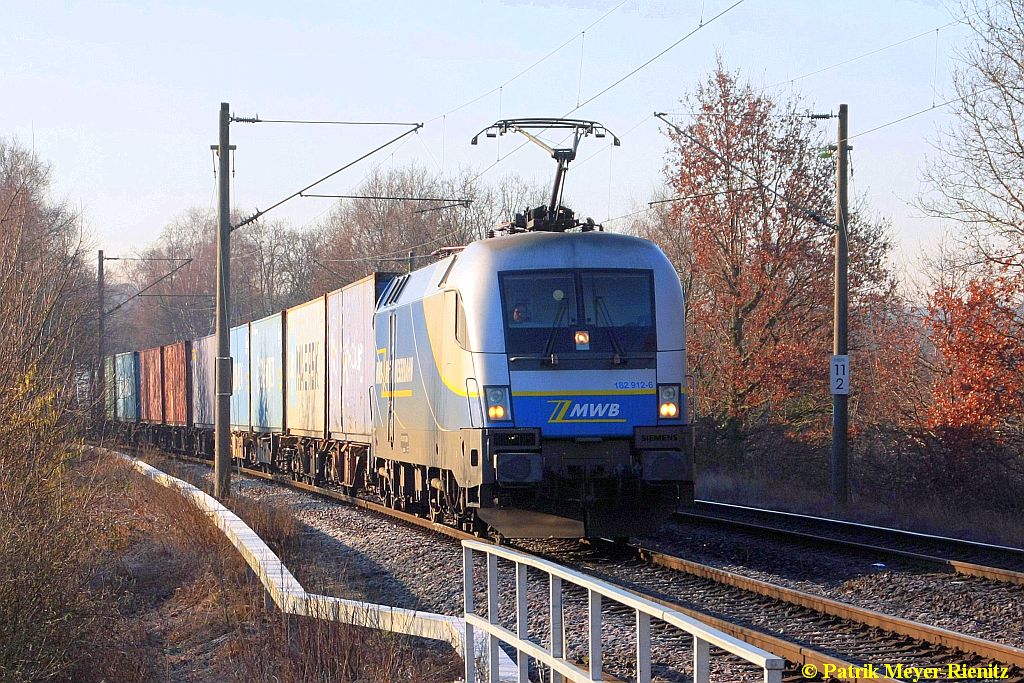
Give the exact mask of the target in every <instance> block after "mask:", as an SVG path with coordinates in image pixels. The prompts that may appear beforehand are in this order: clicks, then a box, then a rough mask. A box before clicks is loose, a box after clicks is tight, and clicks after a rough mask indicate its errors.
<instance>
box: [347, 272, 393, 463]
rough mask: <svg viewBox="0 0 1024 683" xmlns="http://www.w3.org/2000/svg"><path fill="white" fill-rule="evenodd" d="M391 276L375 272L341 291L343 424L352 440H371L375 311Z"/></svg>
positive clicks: (375, 352)
mask: <svg viewBox="0 0 1024 683" xmlns="http://www.w3.org/2000/svg"><path fill="white" fill-rule="evenodd" d="M389 280H390V276H382V275H381V274H380V273H375V274H374V275H370V276H369V277H366V278H363V279H362V280H359V281H358V282H353V283H352V284H350V285H348V286H347V287H345V288H344V289H343V290H342V320H343V321H344V326H343V332H342V340H341V346H342V392H341V404H342V405H341V413H342V427H343V430H344V432H345V433H346V434H347V435H348V438H349V440H351V441H362V442H364V443H369V442H370V431H371V429H372V427H373V423H372V421H371V419H370V389H371V388H372V387H373V383H374V374H373V373H374V363H375V361H376V354H377V347H376V340H375V339H374V335H373V314H374V311H375V310H376V307H377V296H378V295H379V294H380V290H381V288H382V287H383V285H384V284H385V283H386V282H388V281H389Z"/></svg>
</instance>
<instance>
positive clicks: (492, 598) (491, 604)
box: [487, 553, 498, 683]
mask: <svg viewBox="0 0 1024 683" xmlns="http://www.w3.org/2000/svg"><path fill="white" fill-rule="evenodd" d="M487 621H489V622H490V623H491V624H494V625H497V623H498V556H497V555H494V554H492V553H487ZM487 672H488V673H487V677H488V681H489V683H498V636H495V635H490V634H488V636H487Z"/></svg>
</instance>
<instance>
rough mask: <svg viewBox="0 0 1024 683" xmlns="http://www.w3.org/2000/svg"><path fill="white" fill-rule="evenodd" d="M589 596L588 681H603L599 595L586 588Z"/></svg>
mask: <svg viewBox="0 0 1024 683" xmlns="http://www.w3.org/2000/svg"><path fill="white" fill-rule="evenodd" d="M587 595H588V596H589V598H590V600H589V603H590V605H589V610H588V611H589V613H590V619H589V628H588V629H587V630H588V633H589V637H588V639H587V656H588V658H589V659H590V662H589V665H590V679H591V680H593V681H600V680H603V676H602V675H601V668H602V667H601V594H600V593H598V592H597V591H595V590H593V589H590V588H588V589H587Z"/></svg>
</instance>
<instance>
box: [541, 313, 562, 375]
mask: <svg viewBox="0 0 1024 683" xmlns="http://www.w3.org/2000/svg"><path fill="white" fill-rule="evenodd" d="M568 310H569V300H568V299H562V305H561V306H559V307H558V312H557V313H556V314H555V321H554V322H553V323H551V331H550V332H548V339H547V341H546V342H544V349H543V351H542V353H541V358H544V359H548V360H549V361H550V362H551V364H552V365H558V357H557V356H556V355H555V353H554V346H555V333H556V332H557V331H558V326H559V325H560V324H561V323H562V316H563V315H565V313H566V311H568Z"/></svg>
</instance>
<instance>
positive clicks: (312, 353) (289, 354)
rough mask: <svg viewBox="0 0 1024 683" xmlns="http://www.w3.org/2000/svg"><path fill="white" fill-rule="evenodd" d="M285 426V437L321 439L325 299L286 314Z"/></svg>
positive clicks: (290, 309)
mask: <svg viewBox="0 0 1024 683" xmlns="http://www.w3.org/2000/svg"><path fill="white" fill-rule="evenodd" d="M285 315H286V321H285V334H286V337H287V342H286V344H285V359H286V361H287V364H286V369H285V382H286V385H287V387H288V389H287V391H286V392H285V399H286V401H287V403H286V407H285V410H286V413H285V424H286V425H287V428H288V433H289V434H301V435H305V436H319V437H323V436H324V435H325V434H324V430H325V422H326V420H325V418H326V413H327V407H326V402H325V400H324V399H325V397H326V393H327V357H326V350H327V298H326V297H323V296H321V297H318V298H316V299H313V300H312V301H307V302H306V303H304V304H299V305H298V306H295V307H293V308H289V309H288V310H287V311H286V312H285Z"/></svg>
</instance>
